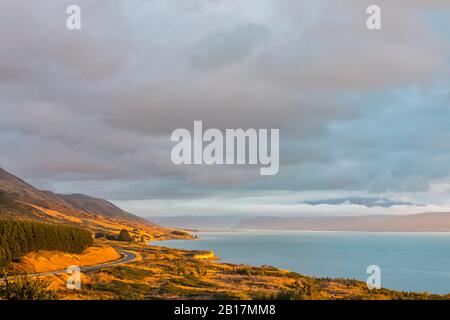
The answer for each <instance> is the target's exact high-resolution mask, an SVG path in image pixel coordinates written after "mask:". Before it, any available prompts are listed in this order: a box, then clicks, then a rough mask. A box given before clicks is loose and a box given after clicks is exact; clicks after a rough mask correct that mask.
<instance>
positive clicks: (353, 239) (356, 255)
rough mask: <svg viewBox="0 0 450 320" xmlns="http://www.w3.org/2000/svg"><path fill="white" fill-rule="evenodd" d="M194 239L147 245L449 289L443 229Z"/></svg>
mask: <svg viewBox="0 0 450 320" xmlns="http://www.w3.org/2000/svg"><path fill="white" fill-rule="evenodd" d="M197 235H198V236H199V238H200V239H198V240H169V241H162V242H157V243H153V244H155V245H163V246H166V247H171V248H182V249H192V250H214V252H215V254H216V255H217V256H218V257H220V258H221V261H223V262H230V263H236V264H250V265H255V266H259V265H263V264H266V265H272V266H276V267H279V268H283V269H288V270H291V271H295V272H298V273H301V274H304V275H310V276H316V277H332V278H333V277H342V278H354V279H359V280H363V281H366V279H367V277H368V276H369V275H368V274H367V273H366V270H367V267H368V266H369V265H378V266H379V267H380V268H381V285H382V286H383V287H385V288H389V289H396V290H404V291H418V292H422V291H428V292H432V293H449V292H450V234H449V233H365V232H300V231H299V232H290V231H289V232H280V231H249V232H247V231H245V232H201V233H197Z"/></svg>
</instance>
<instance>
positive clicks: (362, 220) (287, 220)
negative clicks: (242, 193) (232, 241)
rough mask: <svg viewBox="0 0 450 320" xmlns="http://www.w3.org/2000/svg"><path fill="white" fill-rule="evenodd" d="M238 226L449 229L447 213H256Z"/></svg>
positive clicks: (423, 230) (269, 227) (384, 230)
mask: <svg viewBox="0 0 450 320" xmlns="http://www.w3.org/2000/svg"><path fill="white" fill-rule="evenodd" d="M236 228H238V229H259V230H262V229H270V230H305V231H306V230H308V231H374V232H376V231H378V232H450V213H448V212H433V213H422V214H412V215H402V216H400V215H395V216H394V215H377V216H355V217H256V218H249V219H243V220H241V221H240V222H239V224H238V225H237V226H236Z"/></svg>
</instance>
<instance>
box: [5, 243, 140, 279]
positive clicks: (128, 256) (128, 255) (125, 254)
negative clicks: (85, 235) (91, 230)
mask: <svg viewBox="0 0 450 320" xmlns="http://www.w3.org/2000/svg"><path fill="white" fill-rule="evenodd" d="M116 250H117V252H118V253H120V254H121V255H122V257H121V258H120V259H117V260H114V261H110V262H105V263H101V264H95V265H91V266H84V267H80V271H81V272H89V271H94V270H98V269H103V268H110V267H115V266H117V265H120V264H125V263H128V262H131V261H133V260H134V259H136V255H135V254H134V253H132V252H129V251H125V250H122V249H116ZM61 273H67V269H61V270H54V271H48V272H39V273H28V274H27V275H28V276H31V277H40V276H49V275H54V274H61ZM8 278H11V279H13V278H14V276H11V277H8ZM2 280H3V278H0V281H2Z"/></svg>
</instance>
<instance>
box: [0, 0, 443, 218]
mask: <svg viewBox="0 0 450 320" xmlns="http://www.w3.org/2000/svg"><path fill="white" fill-rule="evenodd" d="M71 4H76V5H78V6H80V8H81V17H82V18H81V21H82V29H81V30H72V31H71V30H68V29H67V28H66V25H65V23H66V19H67V17H68V15H67V14H66V8H67V7H68V6H69V5H71ZM371 4H377V5H379V6H380V7H381V19H382V20H381V21H382V29H381V30H376V31H369V30H368V29H367V28H366V19H367V14H366V8H367V7H368V6H369V5H371ZM449 84H450V2H449V1H448V0H428V1H423V0H410V1H388V0H371V1H366V0H345V1H333V0H304V1H297V0H246V1H237V0H227V1H220V0H147V1H145V0H127V1H121V0H109V1H93V0H71V1H66V0H48V1H28V0H3V1H1V2H0V114H1V116H0V167H2V168H4V169H6V170H8V171H10V172H12V173H14V174H16V175H18V176H20V177H21V178H24V179H26V180H27V181H29V182H31V183H32V184H34V185H35V186H37V187H39V188H43V189H46V190H52V191H56V192H60V193H85V194H89V195H92V196H98V197H102V198H106V199H109V200H111V201H113V202H114V203H115V204H117V205H119V206H121V207H122V208H124V209H126V210H128V211H130V212H132V213H135V214H138V215H141V216H152V215H155V216H163V215H172V216H173V215H205V214H206V215H226V214H250V215H259V214H261V215H289V216H295V215H299V216H302V215H303V216H305V215H308V216H311V215H355V214H391V213H394V214H406V213H418V212H427V211H445V210H446V211H448V210H450V91H449V90H450V85H449ZM194 120H202V121H203V123H204V125H205V126H206V127H208V128H219V129H226V128H245V129H247V128H277V129H279V130H280V170H279V173H278V174H277V175H275V176H261V175H259V171H258V170H255V168H254V167H252V166H188V165H182V166H176V165H174V164H173V163H172V162H171V160H170V152H171V148H172V147H173V145H174V144H173V142H171V141H170V135H171V132H172V131H173V130H175V129H177V128H187V129H192V127H193V122H194ZM381 198H382V199H384V200H380V199H381ZM333 199H334V200H333ZM335 199H342V201H340V200H339V201H336V200H335ZM358 199H360V200H358ZM361 199H362V200H361ZM374 203H375V204H374ZM377 203H378V204H380V203H382V204H383V205H377Z"/></svg>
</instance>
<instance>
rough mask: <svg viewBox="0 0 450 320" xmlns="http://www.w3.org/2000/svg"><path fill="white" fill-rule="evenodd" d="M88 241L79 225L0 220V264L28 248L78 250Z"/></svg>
mask: <svg viewBox="0 0 450 320" xmlns="http://www.w3.org/2000/svg"><path fill="white" fill-rule="evenodd" d="M92 243H93V239H92V235H91V233H90V232H89V231H87V230H84V229H81V228H77V227H73V226H68V225H58V224H48V223H41V222H34V221H28V220H9V219H7V220H0V268H2V267H6V266H7V265H8V264H9V263H11V262H12V261H16V260H18V259H20V258H21V257H22V256H23V255H25V254H27V253H28V252H32V251H37V250H57V251H64V252H69V253H81V252H83V251H84V250H85V249H87V248H88V247H89V246H91V245H92Z"/></svg>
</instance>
